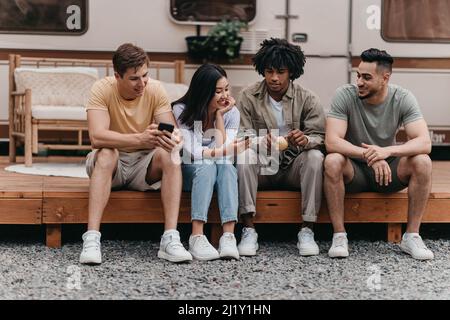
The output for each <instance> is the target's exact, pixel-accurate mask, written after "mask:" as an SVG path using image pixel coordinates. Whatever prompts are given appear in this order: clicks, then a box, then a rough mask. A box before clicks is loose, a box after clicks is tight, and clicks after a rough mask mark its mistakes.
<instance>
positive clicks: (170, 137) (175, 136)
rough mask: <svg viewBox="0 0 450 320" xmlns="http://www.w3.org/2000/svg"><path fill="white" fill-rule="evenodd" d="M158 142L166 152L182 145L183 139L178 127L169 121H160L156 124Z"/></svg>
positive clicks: (177, 148)
mask: <svg viewBox="0 0 450 320" xmlns="http://www.w3.org/2000/svg"><path fill="white" fill-rule="evenodd" d="M158 131H159V133H160V134H159V135H158V138H157V140H158V144H159V146H160V147H161V148H163V149H164V150H166V151H167V152H169V153H170V152H172V151H174V149H175V150H178V151H179V150H180V149H181V147H182V146H183V139H182V136H181V134H180V131H179V130H178V129H175V126H174V125H173V124H170V123H164V122H160V123H159V124H158Z"/></svg>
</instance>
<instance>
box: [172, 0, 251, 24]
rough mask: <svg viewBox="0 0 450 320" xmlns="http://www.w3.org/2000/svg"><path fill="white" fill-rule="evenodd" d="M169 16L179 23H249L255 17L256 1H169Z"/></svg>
mask: <svg viewBox="0 0 450 320" xmlns="http://www.w3.org/2000/svg"><path fill="white" fill-rule="evenodd" d="M170 14H171V16H172V18H173V19H174V20H175V21H176V22H179V23H201V22H210V23H211V22H218V21H221V20H223V19H238V20H240V21H245V22H250V21H251V20H253V19H254V18H255V15H256V0H170Z"/></svg>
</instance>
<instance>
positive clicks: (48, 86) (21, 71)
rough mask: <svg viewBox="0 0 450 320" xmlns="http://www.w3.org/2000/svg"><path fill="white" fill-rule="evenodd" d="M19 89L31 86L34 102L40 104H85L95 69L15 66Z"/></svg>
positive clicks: (94, 75) (95, 76)
mask: <svg viewBox="0 0 450 320" xmlns="http://www.w3.org/2000/svg"><path fill="white" fill-rule="evenodd" d="M14 78H15V81H16V87H17V91H19V92H23V91H25V89H31V90H32V91H31V100H32V101H31V104H32V105H40V106H86V104H87V101H88V99H89V93H90V89H91V87H92V85H93V84H94V82H95V81H96V80H97V79H98V71H97V69H96V68H86V67H61V68H39V69H37V68H16V69H15V70H14Z"/></svg>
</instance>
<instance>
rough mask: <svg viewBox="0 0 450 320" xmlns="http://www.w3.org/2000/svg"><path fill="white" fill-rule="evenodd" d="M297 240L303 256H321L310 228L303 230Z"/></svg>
mask: <svg viewBox="0 0 450 320" xmlns="http://www.w3.org/2000/svg"><path fill="white" fill-rule="evenodd" d="M297 238H298V242H297V248H298V250H299V251H300V255H301V256H315V255H318V254H319V246H318V245H317V243H316V242H315V241H314V232H313V231H312V230H311V229H310V228H308V227H304V228H302V229H301V230H300V232H299V233H298V235H297Z"/></svg>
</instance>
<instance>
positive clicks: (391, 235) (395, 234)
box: [387, 223, 402, 243]
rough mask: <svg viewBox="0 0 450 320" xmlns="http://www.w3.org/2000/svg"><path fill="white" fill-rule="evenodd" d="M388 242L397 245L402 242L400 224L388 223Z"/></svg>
mask: <svg viewBox="0 0 450 320" xmlns="http://www.w3.org/2000/svg"><path fill="white" fill-rule="evenodd" d="M387 227H388V237H387V240H388V242H392V243H399V242H400V241H401V240H402V224H401V223H388V226H387Z"/></svg>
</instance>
